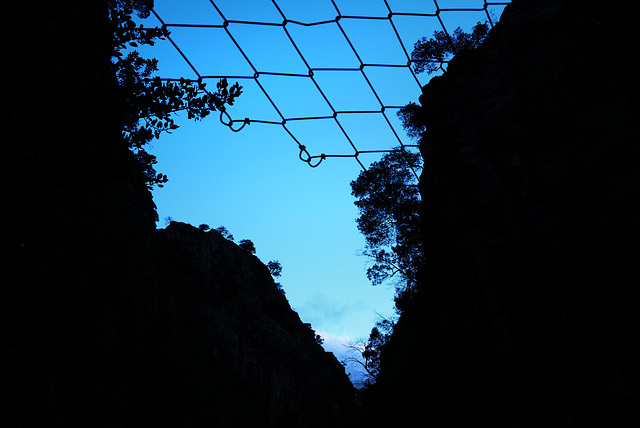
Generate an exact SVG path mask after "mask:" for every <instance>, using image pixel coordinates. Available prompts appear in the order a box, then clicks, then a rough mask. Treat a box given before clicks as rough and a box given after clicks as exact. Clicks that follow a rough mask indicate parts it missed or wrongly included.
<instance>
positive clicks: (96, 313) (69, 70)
mask: <svg viewBox="0 0 640 428" xmlns="http://www.w3.org/2000/svg"><path fill="white" fill-rule="evenodd" d="M107 3H108V2H105V1H102V2H87V1H83V0H74V1H68V2H62V3H56V4H54V3H52V2H49V1H35V2H30V3H29V4H26V3H20V2H12V3H10V4H7V5H6V6H7V7H6V8H5V9H3V13H4V14H5V15H3V16H4V17H5V18H6V20H7V22H6V25H5V26H4V27H3V30H2V35H3V43H2V44H0V49H2V57H3V58H4V59H5V60H6V61H7V63H8V64H9V63H10V64H12V66H11V67H9V68H8V69H7V71H8V72H9V73H10V76H9V79H8V81H10V82H12V83H10V84H7V85H5V87H4V89H3V97H4V99H5V100H6V104H7V105H11V111H10V112H7V114H6V115H3V116H2V117H0V130H2V134H3V140H2V149H3V150H2V155H1V156H0V176H1V180H0V195H2V197H3V202H2V208H0V425H1V426H3V427H25V426H33V427H38V426H47V427H141V426H153V427H189V428H191V427H205V426H206V427H211V426H215V427H232V426H233V427H237V426H240V427H256V428H257V427H260V428H262V427H276V426H277V427H286V426H293V427H328V426H338V425H339V423H338V421H339V420H341V418H342V417H343V416H344V415H345V414H348V413H349V412H350V410H351V409H352V407H353V406H354V401H355V399H354V392H353V388H352V386H351V384H350V382H349V380H348V378H347V376H346V375H345V373H344V369H343V367H342V366H341V365H340V364H339V363H338V362H337V360H336V359H335V358H334V357H333V355H332V354H328V353H326V352H324V350H323V349H322V347H321V346H320V345H318V344H317V343H316V341H315V337H314V334H313V332H312V330H311V329H310V327H309V326H308V325H305V324H303V323H302V322H301V321H300V319H299V317H298V315H297V314H296V313H295V312H294V311H292V310H291V308H290V307H289V304H288V303H287V301H286V299H285V297H284V296H283V295H282V293H281V292H280V291H279V290H278V289H277V287H276V285H275V284H274V282H273V280H272V278H271V276H270V274H269V271H268V269H267V268H266V267H265V266H264V265H263V264H262V263H260V261H259V260H258V259H256V258H255V257H254V256H253V255H251V254H249V253H247V252H246V251H244V250H242V249H241V248H239V247H238V246H236V245H235V244H233V243H231V242H229V241H226V240H225V239H224V238H222V237H221V236H220V235H218V234H216V233H215V232H209V233H205V232H202V231H200V230H198V229H195V228H193V227H191V226H188V225H185V224H172V225H171V226H170V227H168V228H167V229H166V230H162V231H157V230H156V228H155V217H156V213H155V207H154V204H153V201H152V198H151V193H150V192H149V191H148V189H147V188H146V186H145V180H144V177H143V175H142V173H141V171H140V164H139V162H137V161H136V160H135V159H134V157H133V155H132V153H131V152H130V151H129V149H128V147H127V146H126V145H125V144H124V143H123V141H122V136H121V132H122V126H121V124H122V123H124V119H123V118H122V114H121V112H122V111H123V109H122V108H121V107H122V98H120V97H119V96H118V94H119V91H118V90H117V86H116V83H115V81H114V77H113V68H112V65H111V62H110V59H111V53H112V46H111V44H112V36H113V28H112V27H111V26H110V24H109V22H108V20H107V13H106V11H107V9H106V7H107ZM116 3H117V2H116ZM134 3H135V2H134ZM5 38H6V39H5ZM19 81H24V82H33V84H31V83H30V84H26V85H18V84H15V82H19ZM35 82H37V84H36V83H35Z"/></svg>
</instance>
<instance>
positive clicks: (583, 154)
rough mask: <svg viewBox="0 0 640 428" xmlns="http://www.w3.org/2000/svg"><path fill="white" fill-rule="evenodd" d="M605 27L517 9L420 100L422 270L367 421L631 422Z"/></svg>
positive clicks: (630, 253) (628, 311) (598, 15)
mask: <svg viewBox="0 0 640 428" xmlns="http://www.w3.org/2000/svg"><path fill="white" fill-rule="evenodd" d="M619 12H621V13H624V12H623V11H619ZM594 13H595V15H594ZM615 16H617V15H615ZM615 16H614V13H613V11H612V10H610V8H609V5H607V4H604V3H600V4H599V5H598V7H597V8H593V9H590V8H585V7H582V5H581V2H577V1H543V0H535V1H528V0H514V1H513V3H512V4H511V5H509V6H507V8H506V9H505V12H504V14H503V16H502V18H501V21H500V23H499V24H498V25H497V26H496V27H495V28H494V29H493V30H492V31H491V32H490V34H489V36H488V38H487V39H486V40H485V42H484V44H483V45H482V46H481V47H480V48H479V49H478V50H477V51H474V52H470V53H466V54H461V55H458V56H456V57H455V58H454V59H453V60H452V61H451V63H450V64H449V67H448V71H447V72H446V73H445V74H444V75H443V76H442V77H436V78H434V79H433V80H432V81H431V82H430V83H429V84H428V85H426V86H425V87H424V88H423V93H422V96H421V97H420V102H421V104H422V112H421V114H422V115H423V117H424V120H425V122H424V123H425V125H426V131H425V132H424V134H423V136H422V140H421V152H422V155H423V159H424V171H423V173H422V176H421V182H420V192H421V196H422V209H421V219H422V224H423V230H424V231H425V232H424V233H425V236H424V248H425V260H426V265H425V266H424V268H423V269H422V272H421V284H420V288H419V291H418V293H417V295H416V296H415V298H414V299H413V301H412V302H411V304H410V305H409V306H408V308H407V309H406V310H405V312H404V313H403V314H402V316H401V318H400V320H399V322H398V324H397V326H396V329H395V331H394V334H393V337H392V339H391V343H390V344H389V345H388V347H387V352H386V354H385V355H384V356H383V360H382V363H381V370H380V375H379V377H378V384H377V385H376V387H375V388H374V390H373V391H372V393H371V394H372V396H371V398H370V400H371V401H370V402H369V406H370V407H369V409H370V410H369V411H368V413H369V415H370V417H371V418H372V420H371V421H370V423H371V424H373V425H374V426H386V425H387V424H390V423H393V424H398V425H399V426H400V425H402V424H403V423H411V422H412V421H413V423H415V421H416V420H420V421H421V423H424V425H427V424H429V423H433V424H434V426H477V425H483V426H496V427H501V426H505V427H506V426H545V427H548V426H629V424H632V423H635V424H637V423H638V419H639V416H638V408H639V406H640V339H639V338H640V318H639V316H638V314H639V313H640V312H639V309H640V294H639V292H638V290H639V289H638V281H639V278H638V274H637V262H638V258H639V256H640V252H639V251H640V249H639V247H638V243H639V242H640V226H639V223H638V219H639V218H640V201H639V194H640V192H639V191H640V166H639V164H638V160H639V159H640V140H639V137H640V133H639V127H638V116H637V113H638V111H637V102H638V98H637V97H638V91H637V85H636V84H635V82H634V79H633V78H632V74H631V68H630V67H629V66H630V65H631V59H630V57H629V51H628V50H627V51H626V52H625V48H626V49H629V48H630V47H631V46H633V42H632V40H633V39H634V38H636V37H635V36H633V37H631V38H629V35H632V32H631V31H630V30H631V28H632V27H625V23H627V22H628V20H624V19H622V18H621V17H618V18H617V19H616V20H615V21H610V20H609V19H610V18H611V17H614V18H615ZM631 50H632V49H631ZM632 421H633V422H632Z"/></svg>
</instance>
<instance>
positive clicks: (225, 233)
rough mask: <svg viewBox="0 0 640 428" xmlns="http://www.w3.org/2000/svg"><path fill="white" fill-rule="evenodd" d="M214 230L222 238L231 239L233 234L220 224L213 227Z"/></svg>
mask: <svg viewBox="0 0 640 428" xmlns="http://www.w3.org/2000/svg"><path fill="white" fill-rule="evenodd" d="M213 230H215V231H216V232H218V233H219V234H220V235H222V237H223V238H225V239H228V240H229V241H233V235H232V234H231V232H229V231H228V230H227V228H226V227H224V226H220V227H216V228H215V229H213Z"/></svg>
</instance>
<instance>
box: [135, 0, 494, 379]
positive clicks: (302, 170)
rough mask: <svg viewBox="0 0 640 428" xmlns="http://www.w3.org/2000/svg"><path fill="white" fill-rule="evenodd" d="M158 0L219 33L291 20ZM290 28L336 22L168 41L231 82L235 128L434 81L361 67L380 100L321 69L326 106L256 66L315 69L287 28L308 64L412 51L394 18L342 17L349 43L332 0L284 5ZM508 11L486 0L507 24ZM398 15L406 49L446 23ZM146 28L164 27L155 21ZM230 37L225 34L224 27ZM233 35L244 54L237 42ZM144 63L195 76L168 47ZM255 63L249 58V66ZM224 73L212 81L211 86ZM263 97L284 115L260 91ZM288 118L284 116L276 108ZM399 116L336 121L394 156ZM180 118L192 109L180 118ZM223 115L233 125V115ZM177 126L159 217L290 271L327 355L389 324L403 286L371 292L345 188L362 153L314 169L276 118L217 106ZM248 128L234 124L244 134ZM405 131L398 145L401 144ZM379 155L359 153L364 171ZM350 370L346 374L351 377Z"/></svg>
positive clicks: (262, 4) (467, 20)
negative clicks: (220, 232) (249, 244)
mask: <svg viewBox="0 0 640 428" xmlns="http://www.w3.org/2000/svg"><path fill="white" fill-rule="evenodd" d="M334 2H335V6H337V7H338V9H339V11H340V14H341V15H342V16H376V17H384V18H386V17H388V14H389V10H388V9H387V5H385V2H384V0H334ZM213 3H215V5H217V6H218V8H219V9H220V11H221V12H222V14H223V15H224V18H223V17H222V16H221V15H220V13H218V11H216V9H215V7H213V5H212V3H211V2H210V1H209V0H179V1H178V0H155V9H154V10H155V11H156V13H157V14H158V16H159V17H160V18H161V19H162V20H163V21H164V22H165V23H166V24H208V25H222V24H223V23H224V21H225V18H226V20H228V21H233V20H238V21H259V22H271V23H279V24H282V22H283V18H282V15H281V14H280V12H279V11H278V9H277V8H276V7H275V6H274V2H272V1H271V0H219V1H214V2H213ZM276 3H277V5H278V6H279V7H280V10H281V11H282V13H284V15H285V16H286V18H287V19H288V20H289V21H299V22H303V23H312V22H321V21H331V22H327V23H325V24H320V25H314V26H303V25H299V24H296V23H288V24H287V25H286V27H283V26H282V25H277V26H261V25H254V24H246V23H229V24H228V26H227V28H226V29H225V28H222V27H220V28H205V27H170V30H171V39H172V40H173V41H174V42H175V43H176V44H177V45H178V47H179V48H180V49H181V50H182V51H183V53H184V54H185V56H186V57H187V58H188V59H189V61H190V62H191V64H192V65H193V66H194V67H195V69H196V70H197V72H198V73H199V74H200V75H201V76H233V77H230V78H229V83H230V84H231V83H234V82H236V81H238V82H239V83H240V84H241V85H242V86H243V94H242V95H241V96H240V97H239V98H238V100H237V102H236V103H235V105H234V106H233V107H230V108H229V110H228V113H229V115H230V117H231V118H232V119H234V120H240V121H241V120H243V119H244V118H250V119H251V120H252V121H255V120H258V121H265V122H278V123H281V122H282V117H284V118H285V119H291V118H301V117H317V116H332V115H333V111H332V109H331V107H333V109H334V110H335V111H338V112H340V111H353V110H357V111H369V110H376V111H380V110H381V105H380V102H382V103H383V105H385V106H402V105H405V104H407V103H409V102H411V101H413V102H417V100H418V96H419V95H420V85H424V84H426V83H427V81H428V80H429V78H430V77H431V76H426V75H424V74H423V75H419V76H418V79H419V82H416V80H415V78H414V76H412V74H411V72H410V71H409V70H408V68H388V67H376V66H365V67H364V68H363V70H364V73H365V75H366V77H367V78H368V79H369V81H370V82H371V84H372V85H373V86H374V88H375V90H376V93H377V94H378V96H379V98H380V101H378V99H376V97H375V95H374V94H373V92H372V91H371V89H370V88H369V85H368V83H367V81H366V80H365V78H364V76H363V73H362V72H361V71H359V70H356V71H319V70H317V71H314V73H313V74H314V78H315V79H316V83H317V84H318V85H319V86H320V87H321V89H322V91H323V92H324V94H325V95H326V97H327V99H328V100H329V102H330V103H331V106H330V105H329V104H328V103H327V101H325V100H324V98H323V97H322V95H321V94H320V92H319V91H318V90H317V88H316V86H315V85H314V83H313V81H312V80H311V78H309V77H291V76H279V75H269V74H261V75H260V76H259V77H258V79H257V80H256V79H255V78H254V72H255V71H258V72H260V73H264V72H272V73H293V74H305V75H308V74H309V68H308V67H307V65H305V63H304V61H303V60H302V59H301V58H300V55H299V54H298V53H297V52H296V50H295V49H294V47H293V45H292V43H291V42H290V40H289V38H288V37H287V35H286V33H285V31H284V28H286V29H287V30H288V31H289V33H290V35H291V37H292V38H293V39H294V41H295V43H296V45H297V46H298V48H299V50H300V51H301V53H302V54H303V56H304V58H305V60H306V61H307V63H308V65H309V67H311V68H313V69H317V68H359V66H360V60H361V61H362V62H363V63H364V64H406V63H407V57H406V55H405V53H404V51H403V49H402V46H401V44H400V43H399V41H398V39H397V37H396V35H395V32H394V31H393V27H392V25H391V23H390V21H389V20H388V19H379V20H370V19H366V20H365V19H355V18H341V19H340V20H339V23H340V25H341V26H342V29H343V30H344V31H345V32H346V34H347V36H348V37H349V40H351V42H352V44H353V47H354V48H355V50H356V52H357V54H358V55H359V57H360V60H359V59H358V56H356V54H355V53H354V50H353V49H352V48H351V46H349V43H348V42H347V41H346V39H345V37H344V36H343V34H342V32H341V30H340V28H339V26H338V24H337V23H336V20H335V19H336V16H337V15H338V13H337V11H336V7H334V4H332V1H331V0H305V1H302V0H277V2H276ZM484 3H485V2H484V1H483V0H473V1H472V0H449V1H446V0H438V1H437V5H438V6H439V7H440V8H441V9H448V8H477V9H481V8H483V6H484ZM387 4H388V5H389V7H390V8H391V10H392V11H393V12H394V13H402V12H417V13H431V14H433V13H435V11H436V6H435V2H433V1H431V0H387ZM503 8H504V6H500V5H496V6H490V7H489V10H490V11H491V12H492V14H493V15H494V16H496V17H499V16H500V14H501V12H502V9H503ZM440 18H441V19H442V21H443V22H444V24H445V26H446V27H447V29H448V30H449V31H453V30H454V29H455V28H456V27H458V26H461V27H462V28H463V29H464V30H465V31H468V30H469V29H470V28H471V27H472V25H474V24H475V23H476V22H478V21H484V20H486V13H485V12H484V11H455V12H454V11H441V12H440ZM392 21H393V23H394V25H395V26H396V29H397V31H398V34H399V35H400V38H401V40H402V42H403V43H404V45H405V47H406V50H407V52H408V53H409V54H410V53H411V50H412V49H413V45H414V43H415V42H416V41H417V40H418V39H419V38H420V37H423V36H428V37H431V36H432V35H433V32H434V31H436V30H441V29H442V26H441V24H440V22H439V20H438V19H437V18H436V17H413V16H402V15H396V16H393V18H392ZM142 22H143V23H144V25H145V26H159V25H161V24H160V22H159V21H158V19H157V18H155V17H154V15H151V17H150V18H149V19H147V20H145V21H142ZM227 30H228V32H227ZM229 34H231V35H232V36H233V38H234V39H235V41H236V42H237V43H238V45H239V46H240V47H241V48H242V50H243V51H244V53H245V54H246V58H245V57H244V56H243V54H242V53H241V52H240V51H239V50H238V48H237V47H236V45H235V44H234V42H233V41H232V39H231V37H230V36H229ZM141 52H142V53H143V56H146V57H155V58H158V60H159V73H158V75H160V76H161V77H166V78H179V77H185V78H192V79H196V78H197V77H198V76H197V74H196V73H195V72H194V71H193V69H192V68H191V67H190V66H189V64H187V63H186V62H185V60H184V59H183V58H182V57H181V56H180V54H179V53H178V52H177V50H176V49H175V47H174V46H173V45H172V44H171V43H170V42H169V41H168V40H167V41H164V42H159V43H158V44H156V46H154V47H152V48H145V49H142V50H141ZM247 59H248V60H247ZM218 80H219V79H217V78H216V79H206V78H205V79H204V81H205V82H207V83H208V86H209V88H211V89H212V90H213V89H214V88H215V84H216V82H217V81H218ZM257 82H259V84H260V85H262V87H263V88H264V89H265V90H266V91H267V93H268V94H269V96H270V97H271V99H272V100H273V102H274V103H275V104H276V107H277V110H276V109H275V108H274V107H273V106H272V105H271V103H270V102H269V100H268V99H267V97H265V95H264V93H263V91H262V89H260V87H259V85H258V83H257ZM278 111H279V112H278ZM396 111H397V109H386V110H385V112H386V116H387V118H388V119H389V121H390V122H391V125H392V127H393V129H394V130H395V134H394V132H393V130H392V128H391V127H390V126H389V124H388V123H387V121H386V120H385V117H384V116H383V115H382V114H381V113H377V114H371V113H368V114H347V113H344V114H338V115H337V116H336V117H337V118H338V120H339V122H340V124H341V125H342V127H343V129H344V131H345V132H346V133H347V135H348V136H349V138H350V139H351V142H352V143H353V144H354V145H355V146H356V147H357V149H358V150H360V151H362V150H386V149H390V148H392V147H394V146H397V145H398V138H400V139H401V140H402V142H403V143H404V144H415V142H414V141H411V140H410V139H409V138H408V137H407V136H406V135H405V134H404V132H403V131H402V127H401V125H400V123H399V121H398V120H397V119H396V115H395V113H396ZM183 116H184V115H183ZM225 120H227V121H228V118H225ZM176 122H177V124H178V125H180V128H179V129H177V130H176V131H174V132H173V133H172V134H171V135H168V134H165V135H163V136H162V137H161V138H160V140H154V142H153V143H152V147H151V148H150V150H149V151H150V152H151V153H153V154H154V155H156V156H157V159H158V164H157V165H156V170H157V171H158V172H162V173H164V174H167V175H168V177H169V182H168V183H167V184H166V185H165V186H164V188H159V189H155V190H154V191H153V196H154V201H155V203H156V205H157V207H158V215H159V217H160V221H159V223H158V227H164V226H165V225H166V218H167V217H171V218H172V219H173V220H175V221H181V222H185V223H191V224H193V225H194V226H198V225H199V224H202V223H206V224H208V225H209V226H211V227H212V228H216V227H218V226H224V227H226V228H227V229H228V230H229V231H230V232H231V233H232V234H233V236H234V237H235V240H236V242H238V241H239V240H241V239H250V240H252V241H253V243H254V244H255V247H256V250H257V253H256V255H257V256H258V257H259V258H260V259H261V260H262V261H263V262H264V263H265V264H266V262H268V261H270V260H278V261H280V263H281V264H282V267H283V270H282V277H281V278H280V279H279V281H280V282H281V283H282V285H283V287H284V290H285V292H286V296H287V298H288V300H289V302H290V304H291V306H292V307H293V308H294V310H296V311H297V312H298V314H299V315H300V317H301V318H302V320H303V322H308V323H311V325H312V327H313V328H314V329H315V330H316V331H317V332H318V333H319V334H321V335H322V336H323V337H324V338H325V348H326V349H328V350H331V351H333V352H334V353H335V354H336V355H337V356H338V357H339V358H341V357H342V354H343V353H344V348H343V346H342V344H343V343H345V342H348V341H354V340H357V339H364V338H367V337H368V335H369V332H370V330H371V328H372V327H373V325H374V323H375V322H376V321H377V320H378V319H379V317H380V316H385V317H388V316H392V315H394V310H393V295H394V289H393V286H392V284H389V285H388V286H384V285H383V286H378V287H372V286H371V285H370V283H369V281H368V280H367V278H366V268H367V266H368V263H369V261H368V259H367V258H366V257H364V256H362V255H361V251H362V250H363V248H364V244H365V241H364V237H363V236H362V235H361V234H360V233H359V232H358V230H357V228H356V222H355V220H356V218H357V216H358V212H357V209H356V207H355V206H354V204H353V202H354V198H353V197H352V196H351V189H350V186H349V183H350V182H351V181H352V180H354V179H356V178H357V176H358V174H359V172H360V171H361V170H362V167H361V166H360V164H359V163H358V162H357V161H356V160H355V158H353V157H346V158H334V157H329V158H327V159H326V160H324V161H323V162H322V163H321V165H319V166H318V167H317V168H311V167H310V166H309V165H307V164H306V163H304V162H302V161H300V159H299V154H300V151H299V149H298V144H297V143H296V141H295V140H294V139H293V138H292V137H291V136H290V135H289V133H288V132H287V131H286V130H285V128H284V127H283V126H282V125H281V124H270V123H261V122H253V123H251V124H250V125H248V126H245V127H244V128H243V129H242V130H241V131H239V132H233V131H231V130H230V129H229V128H228V127H227V126H224V125H222V124H221V123H220V121H219V114H216V113H215V112H214V113H213V114H211V115H210V116H209V117H207V118H206V119H205V120H203V121H200V122H193V121H188V120H187V119H186V117H181V116H178V117H177V120H176ZM240 125H241V123H240V122H239V123H234V125H233V126H234V128H236V129H237V128H238V127H239V126H240ZM286 127H287V129H288V130H289V132H291V134H293V135H294V136H295V138H296V139H297V140H298V141H299V142H300V143H301V144H303V145H305V146H306V147H307V150H308V152H309V153H310V154H311V155H319V154H321V153H326V154H340V155H343V154H344V155H352V154H353V153H354V150H353V147H352V146H351V144H350V143H349V141H348V139H347V138H346V137H345V135H344V133H343V131H342V130H341V129H340V127H339V126H338V124H337V123H336V120H334V119H333V118H329V119H315V120H296V121H288V122H287V123H286ZM396 135H397V137H396ZM380 156H381V154H379V153H376V154H362V155H360V156H359V159H360V161H361V162H362V164H363V165H364V166H365V167H367V166H368V165H369V164H370V163H371V162H373V161H376V160H378V159H379V158H380ZM355 370H356V369H355V368H354V367H348V371H352V372H354V371H355Z"/></svg>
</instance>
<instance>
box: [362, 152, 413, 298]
mask: <svg viewBox="0 0 640 428" xmlns="http://www.w3.org/2000/svg"><path fill="white" fill-rule="evenodd" d="M421 164H422V161H421V157H420V155H419V154H418V153H412V152H408V151H406V150H397V151H394V152H390V153H387V154H385V155H384V156H383V157H382V159H381V160H380V161H378V162H374V163H373V164H372V165H371V166H370V167H369V169H367V170H366V171H362V172H361V173H360V175H359V176H358V178H357V179H356V180H355V181H352V182H351V190H352V192H351V193H352V195H353V196H355V197H356V198H358V199H357V200H356V201H355V205H356V206H357V207H358V209H359V212H360V216H359V217H358V219H357V225H358V230H359V231H360V232H362V233H363V234H364V236H365V240H366V247H365V250H364V252H363V253H364V254H365V255H367V256H369V257H370V258H371V259H372V260H373V265H372V266H371V267H369V268H368V269H367V277H368V278H369V280H371V282H372V283H373V285H379V284H381V283H382V282H384V281H385V280H387V279H390V278H392V277H394V276H395V275H399V281H398V283H397V284H396V289H397V292H398V297H400V295H402V293H404V291H408V290H411V289H413V288H414V286H415V282H416V277H417V269H418V267H419V266H420V264H421V260H422V243H421V236H420V224H419V219H418V205H419V202H420V195H419V193H418V187H417V183H416V181H417V180H416V177H415V175H414V170H415V169H416V168H419V167H420V166H421Z"/></svg>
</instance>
